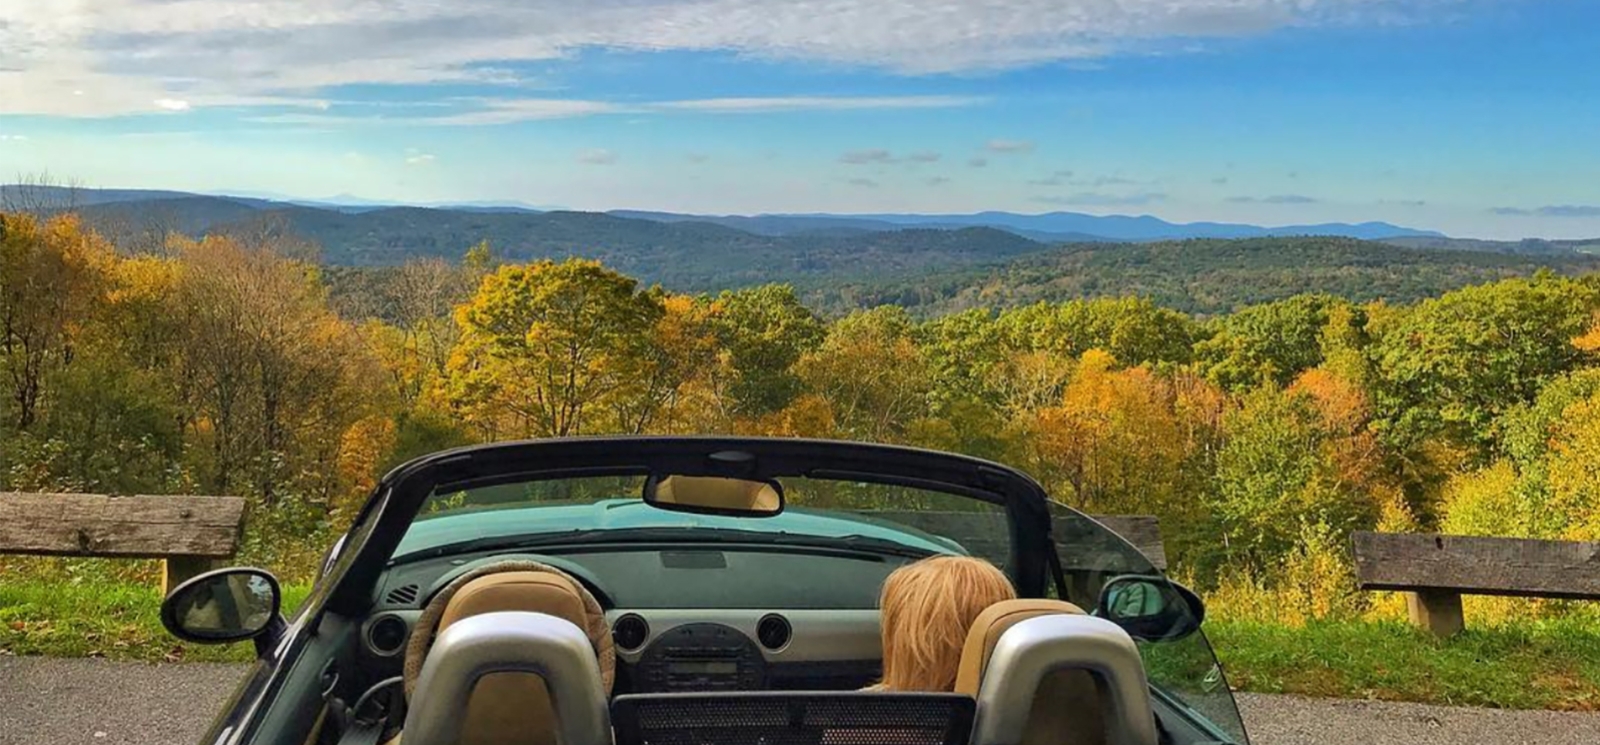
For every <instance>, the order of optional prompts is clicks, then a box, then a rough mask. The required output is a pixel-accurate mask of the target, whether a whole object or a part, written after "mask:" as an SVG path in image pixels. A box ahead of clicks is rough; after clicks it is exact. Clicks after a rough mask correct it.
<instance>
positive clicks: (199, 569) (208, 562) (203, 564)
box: [161, 556, 217, 598]
mask: <svg viewBox="0 0 1600 745" xmlns="http://www.w3.org/2000/svg"><path fill="white" fill-rule="evenodd" d="M161 564H162V569H161V597H163V598H164V597H166V596H168V595H171V594H172V591H173V590H175V589H177V587H178V585H181V584H183V583H184V582H185V581H186V580H189V579H192V578H194V577H196V576H199V575H201V574H205V573H206V572H209V571H211V570H212V569H215V568H216V567H217V562H216V560H214V559H208V558H206V557H203V556H168V557H167V559H166V561H163V562H161Z"/></svg>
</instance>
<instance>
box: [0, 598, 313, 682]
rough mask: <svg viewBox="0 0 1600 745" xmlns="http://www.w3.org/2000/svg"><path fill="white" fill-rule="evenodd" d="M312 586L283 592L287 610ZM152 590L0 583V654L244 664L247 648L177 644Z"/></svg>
mask: <svg viewBox="0 0 1600 745" xmlns="http://www.w3.org/2000/svg"><path fill="white" fill-rule="evenodd" d="M310 590H311V588H310V587H309V586H305V585H289V586H286V587H285V588H284V600H283V605H284V609H285V610H286V611H290V612H292V611H293V610H294V609H297V608H299V607H300V604H301V603H302V602H304V601H305V598H306V595H307V594H308V593H309V592H310ZM160 613H161V591H160V590H159V589H158V588H156V587H155V586H153V585H143V584H125V583H123V584H119V583H76V584H75V583H64V582H39V581H22V582H14V581H11V580H9V579H8V580H4V581H0V652H4V653H9V654H18V655H49V656H53V657H103V658H106V659H111V660H142V661H146V662H179V661H203V662H249V661H250V660H251V659H252V658H253V657H254V649H253V648H252V646H251V645H250V644H226V645H206V644H193V643H190V642H185V641H180V640H178V639H176V638H174V637H173V636H172V635H170V634H168V633H167V631H166V629H164V628H162V627H161V615H160Z"/></svg>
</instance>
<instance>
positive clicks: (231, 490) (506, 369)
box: [0, 214, 1600, 708]
mask: <svg viewBox="0 0 1600 745" xmlns="http://www.w3.org/2000/svg"><path fill="white" fill-rule="evenodd" d="M303 248H304V245H303V242H301V241H299V240H298V239H295V238H293V237H292V236H288V235H284V234H281V233H279V232H275V231H272V230H263V231H261V232H259V233H253V234H237V235H231V236H217V235H214V236H209V237H206V238H204V239H199V240H196V239H190V238H187V237H183V236H180V235H170V236H165V237H164V238H163V240H162V241H160V242H159V243H158V244H156V247H154V248H150V249H148V250H146V251H144V252H141V253H129V252H126V251H119V250H116V249H114V248H113V247H112V246H111V245H110V244H109V243H107V242H106V241H105V240H103V239H101V238H100V237H99V236H97V235H96V234H94V233H93V232H92V231H89V230H87V229H86V228H84V227H83V226H82V225H81V224H80V223H79V222H78V221H76V220H75V219H74V218H72V217H70V216H66V217H55V218H51V219H48V220H39V219H36V218H34V217H30V216H25V215H15V214H13V215H5V216H4V217H3V220H0V394H3V395H0V490H8V491H38V492H62V491H85V492H106V493H140V494H160V493H186V494H228V495H239V496H243V497H246V498H247V500H248V502H249V508H248V522H247V529H246V536H245V542H244V547H243V551H242V553H241V555H240V556H239V557H238V559H237V561H239V562H240V563H250V564H257V565H261V566H265V567H268V568H270V569H272V570H273V571H275V572H277V573H278V574H279V576H280V577H282V578H284V579H285V580H286V582H287V583H288V584H290V585H291V586H303V585H305V584H306V583H308V582H309V580H310V577H311V575H312V573H313V571H314V567H315V563H316V561H317V559H318V558H319V557H320V555H321V553H322V551H323V549H324V548H325V547H326V546H327V545H328V543H329V542H330V541H331V540H332V539H333V537H334V536H335V535H336V534H337V533H338V532H339V530H340V529H341V528H342V526H343V525H345V524H347V523H348V521H349V519H350V517H351V515H352V511H353V510H354V509H355V508H356V507H357V506H358V505H359V504H360V503H361V501H362V500H363V499H364V498H365V495H366V493H367V492H368V491H369V490H370V489H371V488H372V485H373V483H374V481H375V479H376V478H377V477H378V475H379V474H381V473H382V472H383V471H384V470H385V469H386V468H388V467H390V466H392V465H394V464H396V463H398V462H400V461H402V460H404V459H406V458H408V457H411V456H414V455H417V454H421V453H424V452H428V451H432V450H436V449H439V448H443V447H448V446H453V445H459V444H466V443H472V442H484V441H491V440H504V439H512V438H524V437H548V436H565V435H578V434H599V433H607V432H639V433H646V432H648V433H689V432H734V433H741V434H769V435H780V436H814V437H837V438H848V439H862V440H872V441H883V442H899V443H909V444H915V445H921V446H928V447H934V448H940V449H947V450H954V451H960V452H966V453H971V454H974V455H978V456H982V457H988V458H993V459H996V460H1000V461H1004V462H1008V463H1011V464H1014V465H1016V466H1018V467H1021V468H1023V469H1024V470H1026V471H1028V472H1029V473H1031V474H1033V475H1034V476H1035V477H1036V478H1038V479H1040V480H1041V481H1042V482H1043V483H1044V484H1045V485H1046V486H1047V487H1048V488H1049V489H1050V490H1051V491H1052V493H1054V494H1055V495H1056V496H1057V498H1059V499H1061V500H1062V501H1064V502H1067V503H1069V504H1072V505H1074V506H1077V507H1080V508H1082V509H1085V510H1087V511H1090V512H1093V513H1102V514H1119V513H1120V514H1134V513H1137V514H1154V515H1157V516H1159V517H1160V519H1161V525H1162V531H1163V533H1164V535H1165V536H1166V539H1167V549H1168V554H1169V557H1170V560H1171V564H1172V566H1173V570H1174V572H1175V573H1176V574H1177V575H1179V576H1180V577H1181V578H1182V579H1184V580H1185V581H1186V582H1188V583H1190V584H1191V585H1192V586H1194V587H1195V588H1196V589H1197V590H1199V591H1200V592H1201V593H1202V594H1203V595H1204V596H1206V597H1207V599H1208V601H1209V602H1210V604H1211V609H1212V616H1211V617H1212V619H1213V621H1214V623H1213V624H1211V628H1212V631H1213V633H1214V634H1215V635H1216V636H1217V640H1218V646H1219V648H1220V650H1221V654H1222V655H1223V657H1224V659H1225V660H1226V661H1227V662H1229V663H1230V670H1231V672H1232V674H1233V675H1234V676H1235V677H1236V679H1237V680H1236V681H1235V682H1236V683H1239V684H1241V685H1242V686H1243V687H1244V688H1245V689H1247V690H1291V691H1301V692H1307V693H1316V694H1328V695H1334V694H1337V695H1371V696H1379V697H1394V698H1411V699H1416V700H1439V701H1447V702H1457V703H1484V704H1493V705H1502V706H1523V705H1526V706H1556V707H1569V708H1597V707H1600V703H1597V699H1596V698H1595V691H1596V690H1597V689H1600V670H1597V669H1596V667H1595V663H1594V662H1593V661H1594V660H1597V659H1600V654H1596V652H1597V648H1596V645H1597V644H1600V642H1597V641H1596V639H1597V638H1600V637H1597V632H1600V622H1597V621H1596V620H1595V611H1594V610H1593V608H1590V607H1585V606H1583V605H1582V604H1575V603H1558V602H1539V601H1531V600H1493V601H1488V600H1485V601H1482V602H1480V601H1479V600H1478V599H1472V600H1471V601H1470V602H1469V604H1468V609H1467V623H1468V626H1469V627H1470V629H1471V630H1470V631H1469V632H1468V633H1467V634H1465V635H1463V636H1461V637H1458V638H1454V639H1450V640H1446V641H1443V642H1436V641H1434V640H1431V639H1428V638H1425V637H1423V636H1421V635H1420V634H1419V633H1418V632H1413V631H1412V630H1410V629H1408V628H1404V627H1401V626H1398V625H1396V621H1397V619H1400V618H1402V617H1403V608H1402V607H1401V605H1400V604H1399V603H1398V601H1397V599H1396V598H1393V597H1389V596H1386V595H1382V594H1373V593H1360V592H1357V591H1356V590H1355V589H1354V578H1353V575H1352V571H1351V568H1350V563H1349V559H1348V556H1347V550H1348V549H1347V547H1348V542H1349V541H1348V536H1349V534H1350V532H1351V531H1353V530H1361V529H1378V530H1386V531H1415V530H1439V531H1443V532H1449V533H1460V534H1476V535H1501V536H1516V537H1533V538H1564V539H1589V540H1593V539H1596V538H1597V537H1600V467H1597V466H1596V464H1597V463H1600V355H1597V354H1596V353H1597V351H1600V324H1597V315H1596V313H1597V311H1600V278H1596V277H1595V276H1592V275H1589V276H1580V277H1567V276H1560V275H1557V274H1553V273H1541V274H1537V275H1535V276H1532V277H1527V278H1513V279H1505V280H1501V281H1496V282H1492V283H1488V284H1482V285H1476V286H1471V287H1467V288H1464V289H1460V290H1456V291H1453V292H1449V293H1446V294H1443V295H1441V296H1438V297H1435V298H1431V299H1427V300H1422V301H1419V302H1416V303H1413V304H1389V303H1386V302H1383V301H1381V300H1372V301H1370V302H1360V303H1356V302H1352V301H1349V300H1345V299H1340V298H1337V297H1333V296H1330V295H1322V294H1305V295H1297V296H1294V297H1290V298H1288V299H1285V300H1278V301H1274V302H1269V303H1264V304H1258V305H1249V306H1243V307H1239V308H1236V309H1234V310H1233V311H1232V312H1230V313H1227V314H1224V315H1215V316H1209V317H1197V316H1193V315H1189V314H1186V313H1183V312H1180V311H1178V310H1174V309H1172V308H1169V307H1166V306H1163V305H1161V304H1158V303H1156V302H1154V301H1152V300H1149V299H1145V298H1140V297H1117V298H1100V299H1090V300H1084V299H1077V300H1065V301H1062V302H1041V303H1035V304H1031V305H1023V306H1020V307H1011V308H1005V309H995V310H990V309H973V310H967V311H963V312H959V313H953V314H949V315H943V316H938V317H934V318H930V319H925V320H924V319H918V318H915V317H913V316H911V315H910V314H909V313H908V312H907V311H906V310H905V309H904V308H901V307H898V306H881V307H874V308H871V309H869V310H861V311H857V312H854V313H851V314H849V315H847V316H844V317H842V318H838V319H835V320H825V319H823V318H822V317H820V316H819V315H818V314H816V313H814V312H813V311H812V310H811V309H809V308H808V307H806V306H805V305H804V304H803V303H802V302H801V301H800V299H799V296H798V295H797V294H796V293H795V292H794V291H793V290H792V289H791V288H789V287H787V286H783V285H766V286H760V287H755V288H746V289H739V290H732V291H724V292H721V293H718V294H714V295H685V294H677V293H673V292H671V291H668V290H664V289H661V288H658V287H643V286H640V285H639V284H638V283H637V282H635V281H634V280H633V279H630V278H629V277H627V276H624V275H622V274H620V273H617V272H615V271H613V270H611V269H608V268H607V267H606V266H604V265H602V264H599V263H597V262H593V261H585V260H579V259H572V260H567V261H562V262H553V261H542V262H536V263H531V264H508V263H502V262H499V261H497V260H496V259H495V257H494V254H493V251H492V250H491V248H490V247H489V246H488V245H486V244H480V245H478V246H476V247H473V248H472V249H471V250H469V251H467V252H466V254H465V256H464V257H463V259H462V260H461V261H460V262H455V263H447V262H444V261H441V260H429V261H418V262H413V263H411V264H408V265H406V266H404V267H401V268H399V269H397V270H395V271H393V272H392V273H389V274H386V275H384V276H383V278H382V281H381V282H379V283H377V284H375V285H371V286H365V287H364V289H363V291H362V292H360V293H349V292H345V293H340V294H333V293H331V292H330V289H329V285H328V283H327V282H325V281H324V271H323V268H322V267H320V266H318V265H316V264H314V263H311V262H308V261H306V260H304V259H302V258H295V257H297V256H304V255H305V252H304V250H303ZM150 566H151V565H150V564H148V563H146V562H91V561H81V560H55V559H37V558H19V557H6V556H0V648H3V649H6V650H9V651H11V652H13V653H18V654H35V653H41V654H43V653H50V654H88V653H91V652H97V653H99V654H102V655H105V656H108V657H133V658H138V659H164V658H166V657H167V656H171V655H174V654H175V653H173V651H172V650H173V649H174V648H175V645H172V644H170V643H169V641H165V640H163V639H162V636H161V634H160V631H159V628H158V626H157V623H156V620H155V618H156V616H155V607H156V598H155V591H154V590H153V589H150V588H153V587H154V585H155V581H154V580H155V578H154V576H153V575H152V572H151V569H150ZM89 634H93V635H94V636H88V635H89ZM182 649H183V651H182V652H181V653H176V656H179V657H181V658H183V659H217V658H218V657H229V656H234V658H237V656H238V655H247V654H248V652H247V651H244V650H233V651H219V650H215V649H211V650H204V651H202V650H200V649H199V648H196V647H189V646H185V647H183V648H182ZM1469 662H1472V663H1473V664H1469ZM1518 681H1520V682H1518Z"/></svg>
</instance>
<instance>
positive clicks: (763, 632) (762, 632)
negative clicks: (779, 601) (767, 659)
mask: <svg viewBox="0 0 1600 745" xmlns="http://www.w3.org/2000/svg"><path fill="white" fill-rule="evenodd" d="M793 635H794V629H792V628H790V627H789V619H787V618H784V617H783V616H780V615H778V614H776V613H774V614H771V615H766V616H762V617H761V620H760V621H759V622H757V623H756V640H757V641H759V642H761V646H763V647H766V648H767V649H769V650H773V651H776V650H779V649H783V648H784V646H786V645H787V644H788V643H789V637H791V636H793Z"/></svg>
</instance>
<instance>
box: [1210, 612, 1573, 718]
mask: <svg viewBox="0 0 1600 745" xmlns="http://www.w3.org/2000/svg"><path fill="white" fill-rule="evenodd" d="M1206 631H1207V634H1208V635H1210V637H1211V640H1212V643H1213V644H1214V645H1215V646H1216V648H1217V651H1218V656H1219V657H1221V658H1222V663H1223V668H1224V670H1225V671H1226V672H1227V674H1228V682H1229V683H1230V684H1231V685H1232V686H1234V687H1235V688H1236V689H1238V690H1243V691H1251V692H1258V693H1298V694H1303V695H1308V696H1326V697H1338V698H1371V699H1384V700H1392V701H1421V702H1427V703H1439V704H1451V705H1463V706H1490V707H1498V708H1508V709H1563V710H1583V711H1594V710H1600V631H1597V630H1596V629H1595V628H1594V627H1593V626H1592V625H1590V624H1588V623H1584V622H1567V621H1523V622H1517V623H1508V624H1504V625H1501V626H1498V627H1494V628H1484V629H1472V628H1469V629H1468V630H1466V631H1464V632H1462V633H1460V634H1458V635H1456V636H1453V637H1451V638H1449V639H1436V638H1434V637H1432V636H1431V635H1429V634H1427V633H1425V632H1423V631H1421V630H1418V629H1416V628H1413V627H1411V626H1409V625H1407V624H1404V623H1400V622H1393V621H1384V622H1371V621H1317V622H1311V623H1307V624H1305V625H1304V626H1301V627H1289V626H1282V625H1274V624H1266V623H1259V622H1238V621H1233V622H1230V621H1221V622H1217V623H1208V624H1207V627H1206Z"/></svg>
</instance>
